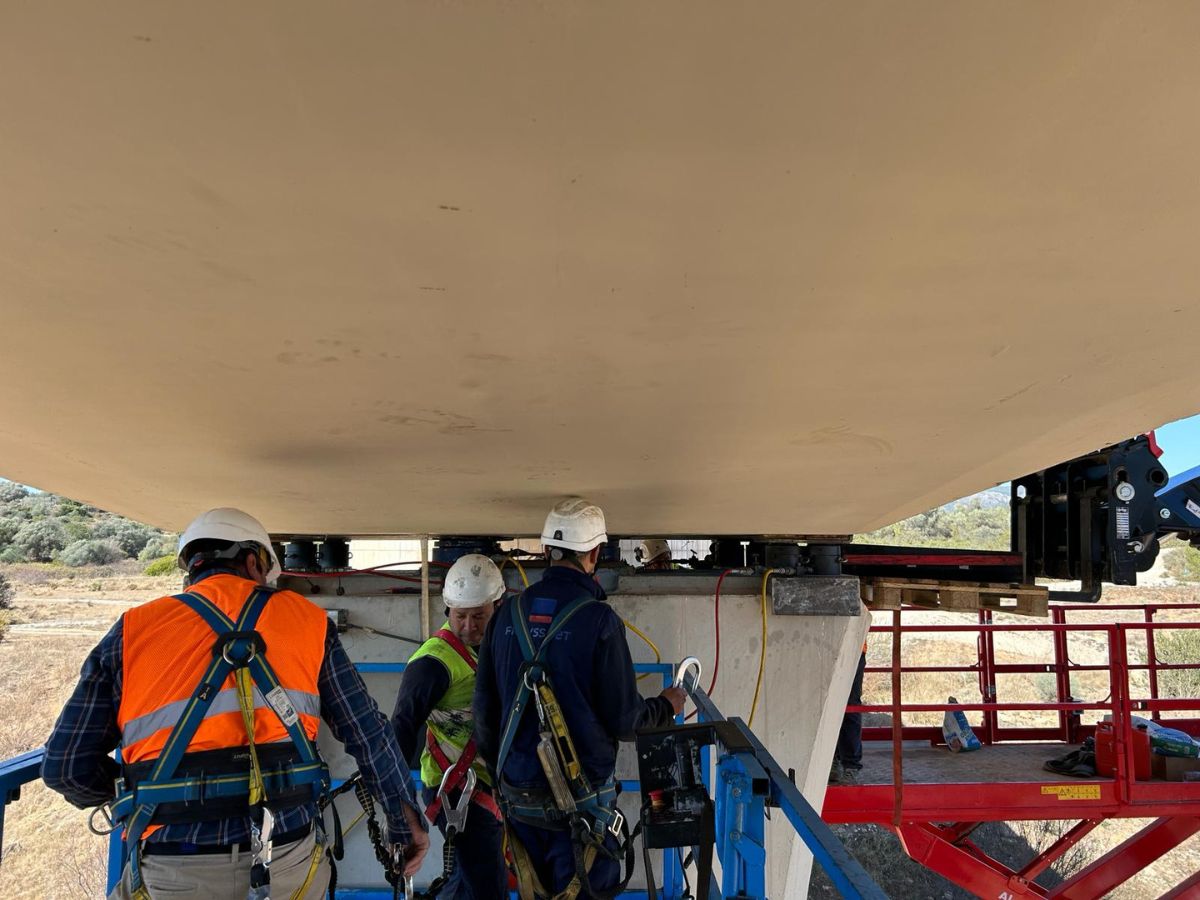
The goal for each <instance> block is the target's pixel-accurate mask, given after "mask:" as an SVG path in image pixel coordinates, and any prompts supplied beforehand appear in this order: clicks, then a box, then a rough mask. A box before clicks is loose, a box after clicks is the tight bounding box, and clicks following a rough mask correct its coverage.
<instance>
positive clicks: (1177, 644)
mask: <svg viewBox="0 0 1200 900" xmlns="http://www.w3.org/2000/svg"><path fill="white" fill-rule="evenodd" d="M1142 655H1143V657H1144V656H1145V651H1143V652H1142ZM1154 655H1155V656H1156V657H1158V661H1159V662H1160V663H1194V662H1195V661H1196V660H1197V659H1200V630H1194V629H1180V630H1178V631H1171V630H1168V629H1163V630H1160V631H1156V632H1155V633H1154ZM1158 694H1159V696H1160V697H1167V698H1172V699H1191V698H1193V697H1200V671H1198V670H1196V669H1167V670H1166V671H1163V672H1159V673H1158Z"/></svg>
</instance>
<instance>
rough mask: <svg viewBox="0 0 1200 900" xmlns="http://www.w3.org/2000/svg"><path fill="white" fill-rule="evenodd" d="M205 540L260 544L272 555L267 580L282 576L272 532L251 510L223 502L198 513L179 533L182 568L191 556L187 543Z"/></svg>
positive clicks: (178, 559)
mask: <svg viewBox="0 0 1200 900" xmlns="http://www.w3.org/2000/svg"><path fill="white" fill-rule="evenodd" d="M204 540H211V541H230V542H231V543H234V544H257V545H258V546H260V547H262V548H263V549H264V550H266V551H267V555H268V556H270V557H271V568H270V571H269V572H267V581H273V580H274V579H275V578H277V577H279V573H280V571H281V570H282V566H280V565H279V557H277V556H276V555H275V548H274V547H272V546H271V536H270V535H269V534H267V530H266V529H265V528H263V527H262V523H261V522H259V521H258V519H256V518H254V516H252V515H250V514H249V513H244V512H242V511H241V510H240V509H233V508H232V507H227V506H224V507H219V508H218V509H210V510H209V511H208V512H205V513H201V514H200V515H198V516H196V518H195V519H193V520H192V524H191V525H189V526H188V527H187V528H185V529H184V531H183V534H181V535H180V536H179V556H178V557H177V559H176V561H177V562H178V563H179V568H181V569H183V570H184V571H186V570H187V564H188V560H187V559H186V558H185V557H184V551H185V550H186V549H187V546H188V544H191V543H194V542H195V541H204Z"/></svg>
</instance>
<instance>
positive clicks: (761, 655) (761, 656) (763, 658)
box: [746, 569, 775, 728]
mask: <svg viewBox="0 0 1200 900" xmlns="http://www.w3.org/2000/svg"><path fill="white" fill-rule="evenodd" d="M774 574H775V570H774V569H767V571H766V572H765V573H764V574H763V581H762V602H761V604H760V606H761V607H762V646H761V647H759V651H758V680H757V681H755V682H754V702H753V703H751V704H750V721H748V722H747V723H746V727H747V728H753V727H754V713H755V712H757V711H758V693H759V691H760V690H761V689H762V683H763V669H764V668H765V667H766V665H767V581H768V579H770V577H771V576H772V575H774Z"/></svg>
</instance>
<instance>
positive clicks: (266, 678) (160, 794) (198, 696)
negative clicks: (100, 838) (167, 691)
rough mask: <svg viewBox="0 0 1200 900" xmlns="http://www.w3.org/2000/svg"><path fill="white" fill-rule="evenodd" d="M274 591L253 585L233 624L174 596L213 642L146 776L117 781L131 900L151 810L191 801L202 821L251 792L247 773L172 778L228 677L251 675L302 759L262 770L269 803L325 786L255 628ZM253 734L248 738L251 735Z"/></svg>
mask: <svg viewBox="0 0 1200 900" xmlns="http://www.w3.org/2000/svg"><path fill="white" fill-rule="evenodd" d="M273 593H274V590H273V589H272V588H267V587H256V588H255V589H254V591H252V592H251V594H250V596H249V597H248V598H247V600H246V602H245V604H244V605H243V606H242V611H241V613H240V614H239V615H238V618H237V621H236V622H234V620H233V619H230V618H229V616H227V615H226V614H225V613H224V612H223V611H222V610H221V609H219V608H218V607H217V606H216V605H215V604H214V603H212V602H211V601H210V600H209V599H208V598H206V597H203V596H201V595H200V594H196V593H183V594H175V595H174V599H176V600H178V601H180V602H181V603H183V604H185V605H187V606H188V608H190V609H191V610H192V611H193V612H195V613H196V614H197V615H198V616H200V618H202V619H203V620H204V621H205V623H206V624H207V625H208V626H209V627H210V628H211V629H212V630H213V632H214V633H215V634H216V636H217V638H216V640H215V641H214V642H213V647H212V656H213V658H212V662H211V663H209V666H208V668H207V669H206V670H205V672H204V676H203V677H202V678H201V679H200V683H199V684H198V685H197V686H196V689H195V690H194V691H193V692H192V696H191V699H190V700H189V701H188V704H187V707H186V708H185V709H184V712H183V715H182V716H180V718H179V720H178V721H177V722H176V723H175V727H174V728H173V729H172V730H171V734H170V736H169V737H168V738H167V742H166V744H164V745H163V749H162V753H160V754H159V756H158V758H157V759H156V760H155V761H154V766H153V769H152V770H151V773H150V775H149V777H147V778H145V779H140V780H138V781H137V783H136V784H135V785H133V786H132V788H130V789H128V790H126V788H125V779H121V780H120V781H118V782H117V797H116V799H115V800H114V801H113V804H112V816H113V820H114V821H115V822H123V823H124V825H125V853H126V860H127V861H128V863H129V866H130V875H131V888H132V891H133V893H134V896H135V897H138V896H146V893H145V887H144V884H143V881H142V876H141V865H140V862H141V861H140V856H141V853H140V850H139V846H138V845H139V842H140V840H141V836H142V832H144V831H145V830H146V827H147V826H149V825H151V824H152V823H153V822H154V815H155V810H156V809H157V808H158V807H159V806H161V805H162V804H166V803H187V804H196V808H197V816H196V821H202V820H203V819H204V818H206V816H205V815H204V814H203V812H202V810H203V804H204V803H205V801H209V800H216V799H222V798H238V797H249V795H250V792H251V778H252V773H251V772H250V771H245V772H236V773H232V774H219V775H218V774H214V775H195V776H189V777H182V778H177V777H175V776H176V770H177V769H178V768H179V765H180V762H181V761H182V760H183V758H184V754H185V753H186V751H187V747H188V744H190V743H191V740H192V737H193V736H194V735H195V733H196V730H197V729H198V728H199V727H200V723H201V722H202V721H203V720H204V716H205V713H207V711H208V709H209V707H210V706H211V704H212V702H213V700H214V698H215V697H216V696H217V694H218V693H220V691H221V687H222V685H223V684H224V683H225V679H226V678H227V677H228V676H229V675H230V673H232V672H235V671H236V670H239V669H248V670H249V673H250V676H251V678H252V679H253V682H254V686H255V687H256V688H257V689H258V691H259V693H261V694H262V695H263V697H264V698H265V699H266V701H267V705H268V706H270V707H271V709H272V710H273V711H274V712H275V714H276V715H277V716H278V717H279V721H280V722H281V723H282V724H283V726H284V728H286V729H287V733H288V736H289V737H290V738H291V739H292V743H293V744H294V745H295V751H296V753H297V755H298V756H299V761H298V762H288V763H285V764H283V765H281V766H278V767H276V768H273V769H270V770H267V771H263V772H262V785H263V788H264V793H265V795H266V798H268V805H269V798H271V797H272V796H278V795H279V794H281V793H283V792H284V791H287V790H291V789H294V788H297V787H302V786H308V787H310V788H311V799H312V800H313V801H314V802H316V801H318V800H319V799H320V797H321V796H322V795H323V794H324V793H325V791H326V789H327V788H328V787H329V769H328V767H327V766H326V765H325V763H324V762H323V761H322V760H321V758H320V756H319V755H318V754H317V750H316V747H314V746H313V742H312V741H311V740H310V739H309V737H308V734H307V733H306V732H305V731H304V727H303V725H301V723H300V720H299V717H298V716H297V715H296V713H295V710H294V709H292V708H291V706H290V703H289V702H287V701H286V700H284V701H283V702H282V703H281V702H279V700H278V699H275V698H280V697H286V693H285V692H284V690H283V687H282V685H281V684H280V683H279V678H278V677H277V676H276V674H275V671H274V670H273V669H272V668H271V664H270V663H269V662H268V661H267V658H266V645H265V642H264V641H263V639H262V636H261V635H260V634H259V633H258V632H257V631H255V630H254V626H255V625H256V624H257V622H258V618H259V615H260V614H261V613H262V611H263V608H264V607H265V606H266V605H267V601H268V600H269V599H270V598H271V595H272V594H273ZM273 692H274V693H273ZM281 708H282V710H281ZM250 737H251V739H253V735H250Z"/></svg>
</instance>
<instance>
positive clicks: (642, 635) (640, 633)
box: [621, 619, 662, 681]
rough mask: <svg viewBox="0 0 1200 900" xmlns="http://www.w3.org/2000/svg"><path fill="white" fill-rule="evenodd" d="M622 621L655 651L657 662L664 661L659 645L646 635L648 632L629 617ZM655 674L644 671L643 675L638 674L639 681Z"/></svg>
mask: <svg viewBox="0 0 1200 900" xmlns="http://www.w3.org/2000/svg"><path fill="white" fill-rule="evenodd" d="M621 621H622V622H624V623H625V627H626V628H628V629H629V630H630V631H632V632H633V633H634V634H636V635H637V636H638V637H640V638H641V639H642V640H643V641H645V642H646V646H647V647H649V648H650V649H651V650H652V651H653V652H654V661H655V662H656V663H660V662H662V654H661V653H659V652H658V647H657V645H655V643H654V641H652V640H650V638H649V637H648V636H647V635H646V632H644V631H642V629H640V628H638V627H637V626H636V625H634V624H633V623H632V622H630V621H629V620H628V619H622V620H621ZM653 674H654V673H653V672H643V673H642V674H641V675H639V676H638V681H641V680H642V679H643V678H648V677H649V676H651V675H653Z"/></svg>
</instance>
